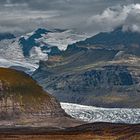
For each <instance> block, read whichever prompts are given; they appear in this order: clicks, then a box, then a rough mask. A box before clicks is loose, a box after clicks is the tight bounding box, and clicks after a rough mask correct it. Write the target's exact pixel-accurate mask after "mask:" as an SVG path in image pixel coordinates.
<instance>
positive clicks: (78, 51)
mask: <svg viewBox="0 0 140 140" xmlns="http://www.w3.org/2000/svg"><path fill="white" fill-rule="evenodd" d="M120 35H121V38H119V36H120ZM138 37H139V38H140V34H139V33H133V32H130V31H122V30H121V29H120V28H119V29H116V30H114V31H112V32H110V33H101V34H98V35H96V36H94V37H92V38H89V39H87V40H85V41H81V42H78V43H75V44H72V45H69V46H68V48H67V49H66V50H65V51H61V53H60V54H59V55H55V56H49V59H48V61H41V62H40V67H39V68H38V69H37V70H36V71H35V73H34V74H33V77H34V78H35V79H36V80H37V81H38V82H39V83H40V84H41V85H42V86H43V87H44V88H45V89H46V90H47V91H49V92H50V93H52V94H53V95H54V96H56V97H57V98H58V99H59V101H62V102H72V103H78V104H85V105H94V106H99V107H126V108H127V107H132V108H139V107H140V104H139V99H140V94H139V91H140V89H139V83H140V78H139V77H140V72H139V69H140V65H139V61H140V58H139V52H140V51H139V49H140V47H139V40H138ZM129 38H131V39H129ZM89 40H90V41H89ZM114 40H116V41H114ZM127 41H128V42H127ZM90 42H91V43H90ZM105 42H106V43H105ZM110 42H112V43H110ZM113 43H114V44H113Z"/></svg>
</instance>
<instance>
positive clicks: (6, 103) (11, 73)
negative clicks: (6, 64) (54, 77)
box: [0, 68, 68, 125]
mask: <svg viewBox="0 0 140 140" xmlns="http://www.w3.org/2000/svg"><path fill="white" fill-rule="evenodd" d="M61 117H68V115H67V114H66V113H65V112H64V111H63V110H62V109H61V107H60V104H59V103H58V102H57V101H56V99H55V98H54V97H52V96H51V95H49V94H48V93H46V92H45V91H43V89H42V88H41V87H40V86H39V85H37V83H36V82H35V81H34V80H32V78H30V77H29V76H28V75H26V74H24V73H22V72H18V71H15V70H12V69H5V68H0V124H1V125H2V124H3V125H7V124H8V123H9V124H24V123H26V122H36V121H39V120H45V119H48V118H50V119H53V118H61ZM5 123H6V124H5Z"/></svg>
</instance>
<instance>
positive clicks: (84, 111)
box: [61, 103, 140, 124]
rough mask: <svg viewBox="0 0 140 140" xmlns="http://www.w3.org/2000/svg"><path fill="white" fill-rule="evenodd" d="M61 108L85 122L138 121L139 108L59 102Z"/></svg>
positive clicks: (131, 122) (133, 122)
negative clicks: (99, 106)
mask: <svg viewBox="0 0 140 140" xmlns="http://www.w3.org/2000/svg"><path fill="white" fill-rule="evenodd" d="M61 106H62V108H63V109H64V110H65V111H66V113H68V114H69V115H71V116H72V117H74V118H76V119H80V120H84V121H87V122H90V123H91V122H112V123H129V124H139V123H140V109H127V108H98V107H93V106H84V105H78V104H72V103H61Z"/></svg>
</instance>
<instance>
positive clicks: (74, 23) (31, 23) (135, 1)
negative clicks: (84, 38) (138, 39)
mask: <svg viewBox="0 0 140 140" xmlns="http://www.w3.org/2000/svg"><path fill="white" fill-rule="evenodd" d="M118 26H123V27H124V29H128V28H129V29H132V30H133V31H140V0H0V32H12V33H25V32H30V31H32V30H35V29H36V28H38V27H45V28H63V29H66V28H69V29H75V30H77V31H79V32H86V33H90V34H95V33H97V32H100V31H106V30H112V29H114V28H116V27H118Z"/></svg>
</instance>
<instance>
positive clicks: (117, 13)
mask: <svg viewBox="0 0 140 140" xmlns="http://www.w3.org/2000/svg"><path fill="white" fill-rule="evenodd" d="M87 26H88V27H89V28H90V27H91V26H94V27H95V26H96V28H97V29H99V28H100V29H101V30H112V29H114V28H115V27H118V26H123V29H124V30H128V29H129V30H133V31H140V4H130V5H126V6H116V7H111V8H107V9H105V10H104V11H103V12H102V13H101V14H97V15H93V16H91V17H90V18H89V20H88V21H87Z"/></svg>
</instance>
